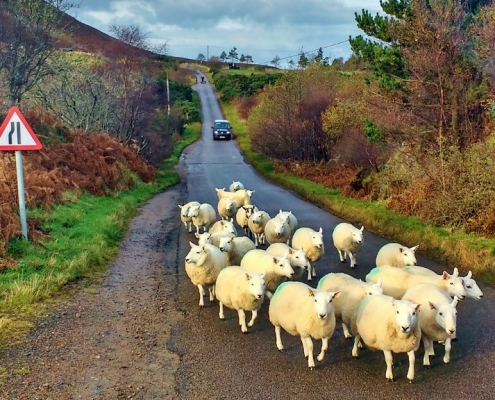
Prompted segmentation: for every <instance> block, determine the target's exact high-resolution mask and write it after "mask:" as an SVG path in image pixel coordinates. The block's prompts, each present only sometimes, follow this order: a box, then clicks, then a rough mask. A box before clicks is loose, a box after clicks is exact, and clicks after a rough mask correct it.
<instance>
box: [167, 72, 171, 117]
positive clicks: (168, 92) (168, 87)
mask: <svg viewBox="0 0 495 400" xmlns="http://www.w3.org/2000/svg"><path fill="white" fill-rule="evenodd" d="M167 109H168V114H167V115H169V116H170V86H169V84H168V72H167Z"/></svg>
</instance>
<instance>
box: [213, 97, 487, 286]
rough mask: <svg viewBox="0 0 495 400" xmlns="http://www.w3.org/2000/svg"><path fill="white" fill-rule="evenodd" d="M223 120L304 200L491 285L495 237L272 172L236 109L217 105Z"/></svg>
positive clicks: (257, 160)
mask: <svg viewBox="0 0 495 400" xmlns="http://www.w3.org/2000/svg"><path fill="white" fill-rule="evenodd" d="M221 106H222V109H223V112H224V115H225V118H227V119H228V120H229V121H230V123H231V124H232V126H233V128H234V132H235V135H236V139H237V142H238V144H239V147H240V149H241V150H242V152H243V153H244V155H245V156H246V158H247V159H248V160H249V162H250V163H251V164H252V165H253V167H254V168H255V169H256V170H257V171H258V173H260V174H261V175H263V176H264V177H265V178H267V179H268V180H270V181H272V182H273V183H276V184H278V185H280V186H282V187H285V188H287V189H290V190H292V191H294V192H296V193H297V194H298V195H299V196H301V197H302V198H303V199H305V200H307V201H309V202H311V203H313V204H315V205H317V206H319V207H321V208H323V209H325V210H327V211H328V212H331V213H332V214H335V215H337V216H339V217H341V218H342V219H344V220H346V221H349V222H351V223H354V224H356V225H360V224H361V225H364V227H365V229H366V230H367V231H370V232H373V233H375V234H377V235H380V236H383V237H385V238H388V240H390V241H396V242H399V243H404V244H406V245H408V246H413V245H416V244H419V245H420V246H419V250H418V251H419V252H421V253H422V254H424V255H426V256H427V257H429V258H431V259H432V260H436V261H438V262H439V263H442V264H445V265H448V266H450V267H452V268H453V267H459V269H460V270H461V271H463V272H464V273H466V272H467V271H469V270H472V271H473V274H474V275H475V276H476V278H477V279H478V280H480V281H483V282H485V283H488V284H491V285H495V240H494V239H487V238H484V237H480V236H477V235H474V234H466V233H463V232H450V231H449V230H448V229H446V228H442V227H436V226H430V225H427V224H424V223H422V222H421V221H420V220H419V219H417V218H414V217H406V216H403V215H399V214H397V213H395V212H393V211H391V210H389V209H387V208H386V207H385V206H384V205H383V204H381V203H378V202H367V201H361V200H356V199H351V198H348V197H345V196H342V195H341V194H340V192H339V190H337V189H333V188H326V187H324V186H323V185H321V184H318V183H314V182H312V181H309V180H307V179H303V178H299V177H297V176H293V175H285V174H280V173H276V172H274V168H273V163H272V162H271V161H270V160H269V159H266V158H264V157H263V156H261V155H260V154H259V153H256V152H255V151H253V150H252V148H251V143H250V140H249V136H248V134H247V128H246V123H245V121H243V120H241V119H240V118H239V116H238V115H237V113H236V110H235V108H234V107H233V106H232V105H231V104H230V103H226V102H223V103H222V104H221Z"/></svg>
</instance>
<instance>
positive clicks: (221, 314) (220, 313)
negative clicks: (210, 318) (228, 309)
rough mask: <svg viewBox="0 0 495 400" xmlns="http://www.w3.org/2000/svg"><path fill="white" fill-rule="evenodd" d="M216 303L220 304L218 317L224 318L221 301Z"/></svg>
mask: <svg viewBox="0 0 495 400" xmlns="http://www.w3.org/2000/svg"><path fill="white" fill-rule="evenodd" d="M218 304H219V305H220V312H219V313H218V316H219V317H220V319H222V320H223V319H225V315H224V313H223V303H222V302H221V301H219V302H218Z"/></svg>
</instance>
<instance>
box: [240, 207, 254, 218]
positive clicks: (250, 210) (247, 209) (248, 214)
mask: <svg viewBox="0 0 495 400" xmlns="http://www.w3.org/2000/svg"><path fill="white" fill-rule="evenodd" d="M242 208H243V209H244V213H245V214H246V218H247V219H249V218H250V217H251V215H253V214H254V206H253V205H246V206H242Z"/></svg>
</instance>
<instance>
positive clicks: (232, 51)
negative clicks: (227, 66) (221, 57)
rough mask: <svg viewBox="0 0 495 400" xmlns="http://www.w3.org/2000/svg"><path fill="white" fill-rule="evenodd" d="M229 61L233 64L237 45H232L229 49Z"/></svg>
mask: <svg viewBox="0 0 495 400" xmlns="http://www.w3.org/2000/svg"><path fill="white" fill-rule="evenodd" d="M229 58H230V62H231V63H232V64H233V63H234V61H235V60H238V54H237V47H233V48H232V49H231V50H230V51H229Z"/></svg>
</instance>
